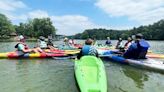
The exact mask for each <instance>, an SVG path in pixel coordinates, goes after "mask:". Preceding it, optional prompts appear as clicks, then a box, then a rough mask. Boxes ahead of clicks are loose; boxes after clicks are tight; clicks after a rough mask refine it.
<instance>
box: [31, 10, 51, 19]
mask: <svg viewBox="0 0 164 92" xmlns="http://www.w3.org/2000/svg"><path fill="white" fill-rule="evenodd" d="M28 17H29V18H45V17H49V15H48V13H47V12H45V11H42V10H35V11H32V12H29V13H28Z"/></svg>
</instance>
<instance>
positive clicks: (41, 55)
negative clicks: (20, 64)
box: [0, 52, 68, 58]
mask: <svg viewBox="0 0 164 92" xmlns="http://www.w3.org/2000/svg"><path fill="white" fill-rule="evenodd" d="M65 56H68V55H67V54H64V53H26V54H19V53H18V52H6V53H0V58H51V57H65Z"/></svg>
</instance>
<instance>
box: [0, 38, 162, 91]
mask: <svg viewBox="0 0 164 92" xmlns="http://www.w3.org/2000/svg"><path fill="white" fill-rule="evenodd" d="M78 42H79V43H81V42H83V41H78ZM60 43H61V42H60V41H57V42H54V44H60ZM98 43H104V41H98ZM112 43H113V44H116V41H112ZM149 43H150V44H151V48H150V49H151V50H152V51H153V52H155V53H162V54H164V41H149ZM15 44H16V42H0V52H7V51H13V50H15V49H14V45H15ZM27 44H28V45H29V46H30V47H34V46H35V42H28V43H27ZM103 62H104V65H105V68H106V74H107V79H108V92H164V74H161V73H158V72H153V71H149V70H144V69H139V68H135V67H132V66H128V65H122V64H119V63H114V62H110V61H108V60H104V61H103ZM0 92H79V91H78V87H77V85H76V82H75V78H74V62H73V60H54V59H19V60H18V59H1V60H0Z"/></svg>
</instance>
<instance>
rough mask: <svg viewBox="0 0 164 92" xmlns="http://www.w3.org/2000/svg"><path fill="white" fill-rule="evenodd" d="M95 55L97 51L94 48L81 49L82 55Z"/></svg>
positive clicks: (84, 47)
mask: <svg viewBox="0 0 164 92" xmlns="http://www.w3.org/2000/svg"><path fill="white" fill-rule="evenodd" d="M97 54H98V53H97V50H96V48H95V47H94V46H91V45H85V46H83V47H82V55H94V56H96V55H97Z"/></svg>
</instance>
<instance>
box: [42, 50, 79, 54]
mask: <svg viewBox="0 0 164 92" xmlns="http://www.w3.org/2000/svg"><path fill="white" fill-rule="evenodd" d="M44 51H45V52H50V53H58V54H59V53H62V54H78V53H80V50H78V49H77V50H58V49H56V50H50V49H45V50H44Z"/></svg>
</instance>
